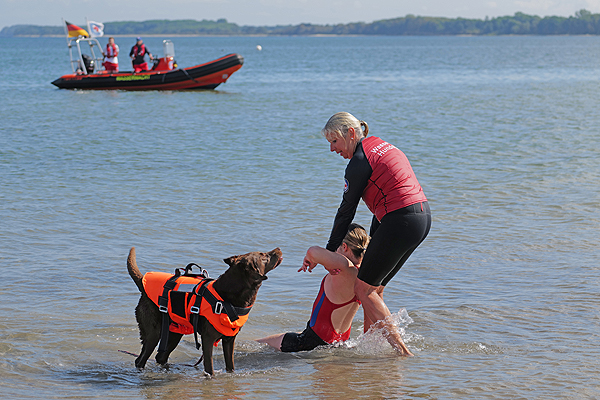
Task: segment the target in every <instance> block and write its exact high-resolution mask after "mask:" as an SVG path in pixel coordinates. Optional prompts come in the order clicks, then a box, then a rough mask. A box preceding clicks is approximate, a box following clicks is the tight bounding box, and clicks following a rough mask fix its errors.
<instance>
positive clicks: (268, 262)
mask: <svg viewBox="0 0 600 400" xmlns="http://www.w3.org/2000/svg"><path fill="white" fill-rule="evenodd" d="M282 258H283V253H282V252H281V249H280V248H279V247H277V248H276V249H273V250H271V251H269V252H268V253H262V252H258V251H253V252H252V253H247V254H242V255H239V256H231V257H229V258H226V259H224V260H223V261H225V263H226V264H227V265H229V267H230V268H235V269H238V270H242V271H244V272H245V273H246V274H247V275H248V276H249V277H250V278H251V279H252V280H254V281H260V282H262V281H264V280H265V279H267V273H268V272H269V271H271V270H273V269H275V268H276V267H277V266H278V265H279V264H280V263H281V260H282Z"/></svg>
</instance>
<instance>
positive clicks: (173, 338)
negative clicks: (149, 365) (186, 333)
mask: <svg viewBox="0 0 600 400" xmlns="http://www.w3.org/2000/svg"><path fill="white" fill-rule="evenodd" d="M182 337H183V335H182V334H181V333H174V332H169V340H168V341H167V350H166V351H164V352H162V353H161V352H158V353H156V362H157V363H159V364H160V365H165V364H166V363H167V361H168V360H169V356H170V355H171V352H173V350H175V347H177V345H178V344H179V341H180V340H181V338H182Z"/></svg>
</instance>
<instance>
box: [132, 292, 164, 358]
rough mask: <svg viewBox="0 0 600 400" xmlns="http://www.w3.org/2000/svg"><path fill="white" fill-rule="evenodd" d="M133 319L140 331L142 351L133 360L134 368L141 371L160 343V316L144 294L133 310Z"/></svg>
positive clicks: (156, 308)
mask: <svg viewBox="0 0 600 400" xmlns="http://www.w3.org/2000/svg"><path fill="white" fill-rule="evenodd" d="M135 318H136V320H137V323H138V327H139V329H140V339H141V341H142V351H141V352H140V355H139V357H138V358H137V359H136V360H135V366H136V367H137V368H140V369H141V368H144V367H145V366H146V362H147V361H148V359H149V358H150V356H151V355H152V352H154V349H155V348H156V346H158V342H159V341H160V326H161V314H160V312H159V311H158V307H156V305H155V304H154V303H153V302H152V300H150V298H148V296H146V295H145V294H142V297H140V301H139V303H138V305H137V307H136V308H135Z"/></svg>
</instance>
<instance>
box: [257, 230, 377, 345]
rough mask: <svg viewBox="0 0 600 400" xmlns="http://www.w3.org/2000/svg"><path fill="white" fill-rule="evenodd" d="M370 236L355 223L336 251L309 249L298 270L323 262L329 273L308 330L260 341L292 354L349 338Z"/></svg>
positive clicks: (317, 247) (320, 248) (322, 286)
mask: <svg viewBox="0 0 600 400" xmlns="http://www.w3.org/2000/svg"><path fill="white" fill-rule="evenodd" d="M369 239H370V238H369V235H367V232H366V231H365V229H364V228H363V227H362V226H360V225H358V224H354V223H353V224H350V226H349V229H348V232H347V233H346V236H345V237H344V240H343V242H342V244H340V246H339V247H338V248H337V250H336V251H335V252H333V251H329V250H327V249H324V248H322V247H319V246H313V247H311V248H309V249H308V251H307V252H306V256H305V257H304V261H303V263H302V267H301V268H300V269H299V270H298V272H300V271H308V272H312V270H313V268H315V267H316V266H317V265H318V264H321V265H323V266H324V267H325V269H326V270H327V271H328V272H329V273H328V274H327V275H325V277H324V278H323V280H322V281H321V288H320V290H319V294H318V295H317V298H316V299H315V301H314V304H313V309H312V314H311V316H310V320H309V321H308V323H307V324H306V329H305V330H304V331H303V332H302V333H296V332H289V333H278V334H275V335H271V336H267V337H265V338H262V339H257V340H256V341H257V342H259V343H266V344H268V345H269V346H271V347H274V348H276V349H277V350H280V351H282V352H288V353H289V352H296V351H309V350H312V349H314V348H316V347H317V346H325V345H328V344H335V343H338V342H344V341H346V340H348V339H349V338H350V329H351V324H352V319H353V318H354V314H356V311H357V310H358V306H359V302H358V297H356V295H355V294H354V284H355V281H356V275H357V274H358V268H359V267H360V262H361V261H362V258H363V254H364V253H365V250H366V248H367V245H368V244H369Z"/></svg>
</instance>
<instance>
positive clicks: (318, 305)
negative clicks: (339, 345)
mask: <svg viewBox="0 0 600 400" xmlns="http://www.w3.org/2000/svg"><path fill="white" fill-rule="evenodd" d="M325 278H327V276H325ZM325 278H323V280H322V281H321V289H320V290H319V294H318V295H317V298H316V299H315V302H314V304H313V309H312V314H311V316H310V321H309V323H308V324H309V326H310V328H311V329H312V330H313V331H314V332H315V333H316V334H317V335H318V336H319V337H320V338H321V339H323V340H324V341H325V342H327V343H330V344H331V343H334V342H342V341H346V340H348V339H350V330H351V328H348V330H347V331H346V332H344V333H337V332H336V331H335V328H334V327H333V324H332V322H331V314H332V313H333V312H334V311H335V310H337V309H338V308H342V307H344V306H347V305H348V304H351V303H354V302H356V303H358V302H359V301H358V297H356V296H354V297H353V298H352V300H350V301H347V302H345V303H343V304H336V303H332V302H331V300H329V298H328V297H327V295H326V294H325Z"/></svg>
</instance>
